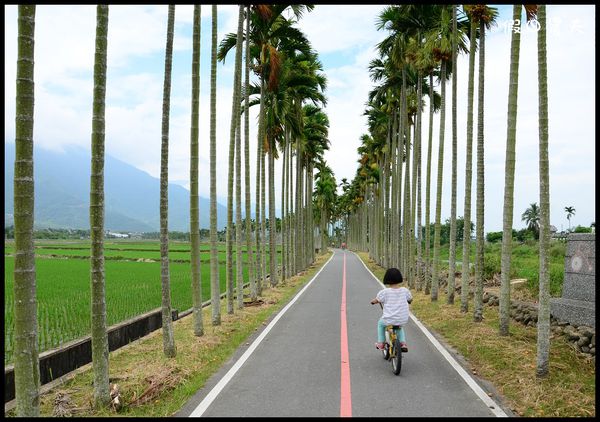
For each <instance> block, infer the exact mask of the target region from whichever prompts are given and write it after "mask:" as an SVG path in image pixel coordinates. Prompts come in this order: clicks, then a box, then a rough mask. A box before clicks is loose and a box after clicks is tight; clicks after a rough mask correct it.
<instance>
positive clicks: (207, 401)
mask: <svg viewBox="0 0 600 422" xmlns="http://www.w3.org/2000/svg"><path fill="white" fill-rule="evenodd" d="M334 256H335V252H334V253H333V254H332V255H331V258H329V260H327V262H326V263H325V265H323V267H321V269H320V270H319V271H318V272H317V273H316V274H315V276H314V277H313V278H312V279H311V280H310V281H309V282H308V283H307V284H306V286H304V287H303V288H302V290H300V291H299V292H298V293H297V294H296V296H294V298H293V299H292V300H291V301H290V303H288V304H287V305H286V306H285V307H284V308H283V309H282V310H281V311H279V313H278V314H277V315H276V316H275V318H273V320H272V321H271V323H270V324H269V325H267V327H266V328H265V329H264V330H263V332H262V333H260V335H259V336H258V337H257V338H256V340H254V342H253V343H252V344H251V345H250V347H248V350H246V351H245V352H244V354H243V355H242V356H241V357H240V358H239V359H238V360H237V362H236V363H235V364H234V365H233V366H232V367H231V369H229V371H228V372H227V373H226V374H225V375H224V376H223V378H221V379H220V380H219V382H218V383H217V385H215V386H214V387H213V389H212V390H210V392H209V393H208V394H207V395H206V397H204V399H203V400H202V401H201V402H200V404H199V405H198V406H197V407H196V408H195V409H194V411H193V412H192V413H191V414H190V416H189V417H199V416H202V414H203V413H204V412H205V411H206V409H208V407H209V406H210V405H211V404H212V402H213V401H214V400H215V399H216V398H217V396H218V395H219V393H220V392H221V391H222V390H223V388H225V386H226V385H227V383H228V382H229V381H231V379H232V378H233V376H234V375H235V374H236V372H237V371H238V370H239V369H240V368H241V367H242V365H243V364H244V362H246V360H248V358H249V357H250V355H251V354H252V352H254V350H255V349H256V348H257V347H258V345H259V344H260V343H261V342H262V341H263V339H264V338H265V337H266V336H267V334H268V333H269V331H271V329H272V328H273V327H274V326H275V324H276V323H277V321H279V319H280V318H281V317H282V316H283V314H285V313H286V312H287V310H288V309H289V308H290V307H291V306H292V305H293V304H294V302H296V300H298V298H299V297H300V296H301V295H302V293H304V291H305V290H306V289H307V288H308V286H310V285H311V284H312V282H313V281H314V280H315V279H316V278H317V276H318V275H319V274H320V273H321V271H323V269H325V267H326V266H327V264H329V262H330V261H331V260H332V259H333V257H334Z"/></svg>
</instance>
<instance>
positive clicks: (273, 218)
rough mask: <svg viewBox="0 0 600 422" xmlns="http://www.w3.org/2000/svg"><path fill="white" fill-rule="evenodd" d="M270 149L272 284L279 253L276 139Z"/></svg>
mask: <svg viewBox="0 0 600 422" xmlns="http://www.w3.org/2000/svg"><path fill="white" fill-rule="evenodd" d="M269 142H271V145H270V149H269V272H270V274H271V276H270V282H271V286H276V285H277V253H276V251H275V235H276V234H277V217H276V216H275V157H274V154H275V148H277V147H276V145H275V140H270V141H269Z"/></svg>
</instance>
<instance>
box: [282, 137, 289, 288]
mask: <svg viewBox="0 0 600 422" xmlns="http://www.w3.org/2000/svg"><path fill="white" fill-rule="evenodd" d="M288 140H289V139H288V130H287V128H285V141H284V144H283V146H282V148H281V149H282V153H283V160H282V162H281V281H282V282H284V281H285V279H286V271H287V265H286V262H285V255H286V250H287V245H286V244H285V235H284V231H285V221H286V213H285V194H286V191H285V179H286V173H287V172H286V171H285V170H286V168H287V162H288V157H287V150H288V148H287V144H288Z"/></svg>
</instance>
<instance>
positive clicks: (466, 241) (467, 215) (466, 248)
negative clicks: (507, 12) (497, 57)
mask: <svg viewBox="0 0 600 422" xmlns="http://www.w3.org/2000/svg"><path fill="white" fill-rule="evenodd" d="M470 7H472V6H463V8H464V9H465V12H467V13H469V20H470V23H471V33H470V36H469V39H470V41H471V46H470V47H469V82H468V89H467V145H466V160H465V203H464V216H463V218H464V227H470V226H471V178H472V174H473V171H472V160H473V158H472V157H473V153H472V145H473V95H474V84H475V48H476V45H477V44H476V42H477V41H476V31H477V23H476V21H475V19H474V18H473V15H472V14H471V13H470ZM470 254H471V235H470V233H469V235H467V233H466V232H464V231H463V252H462V265H461V267H462V278H461V291H460V311H461V312H464V313H466V312H468V310H469V273H470V267H469V258H470Z"/></svg>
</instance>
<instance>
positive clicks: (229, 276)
mask: <svg viewBox="0 0 600 422" xmlns="http://www.w3.org/2000/svg"><path fill="white" fill-rule="evenodd" d="M243 23H244V11H243V5H240V6H239V13H238V31H237V36H236V45H235V71H234V77H233V79H234V81H233V99H232V101H231V125H230V129H229V175H228V177H227V242H226V243H227V245H226V249H227V258H226V260H227V271H226V285H227V313H228V314H232V313H233V294H234V293H233V287H234V286H233V176H234V159H235V146H236V130H237V127H238V123H239V115H240V111H239V108H240V101H239V98H238V97H239V90H240V86H241V68H242V31H243ZM237 186H238V187H239V183H238V185H237ZM236 207H237V205H236ZM236 225H237V227H239V225H238V224H237V222H236ZM238 262H240V260H238ZM240 263H241V262H240ZM239 282H240V280H239V279H238V283H239Z"/></svg>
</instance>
